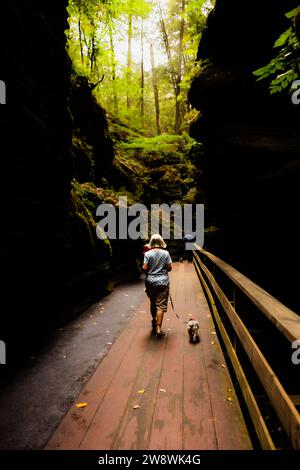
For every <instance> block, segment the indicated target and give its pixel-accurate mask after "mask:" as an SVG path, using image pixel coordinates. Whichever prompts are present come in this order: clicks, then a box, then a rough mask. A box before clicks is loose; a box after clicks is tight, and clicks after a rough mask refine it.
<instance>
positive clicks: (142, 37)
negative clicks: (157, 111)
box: [141, 19, 145, 123]
mask: <svg viewBox="0 0 300 470" xmlns="http://www.w3.org/2000/svg"><path fill="white" fill-rule="evenodd" d="M144 88H145V71H144V21H143V19H142V30H141V118H142V123H143V120H144Z"/></svg>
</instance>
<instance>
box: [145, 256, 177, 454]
mask: <svg viewBox="0 0 300 470" xmlns="http://www.w3.org/2000/svg"><path fill="white" fill-rule="evenodd" d="M183 273H184V267H183V265H182V264H180V265H179V266H177V267H176V271H175V272H172V275H171V289H172V297H173V300H174V303H175V306H176V309H178V310H179V311H180V310H181V305H180V302H179V300H180V298H179V289H180V287H181V286H182V285H183V284H182V276H183ZM170 308H171V307H169V312H168V318H169V319H170V321H169V322H168V325H169V326H168V327H167V325H166V321H165V320H166V319H165V320H164V325H165V326H164V329H166V327H167V328H170V329H171V331H170V332H168V330H167V337H166V339H165V340H166V349H165V354H164V360H163V366H162V371H161V376H160V382H159V388H158V394H157V401H156V407H155V412H154V416H153V423H152V429H151V436H150V440H149V444H148V448H149V449H151V450H172V449H182V420H183V414H182V410H183V351H182V334H181V331H180V326H181V325H180V324H179V322H178V320H177V318H176V317H175V315H174V314H173V312H171V311H170ZM160 390H166V391H165V392H161V391H160Z"/></svg>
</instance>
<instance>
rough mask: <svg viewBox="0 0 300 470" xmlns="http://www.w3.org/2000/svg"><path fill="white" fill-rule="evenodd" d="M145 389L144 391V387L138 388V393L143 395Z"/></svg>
mask: <svg viewBox="0 0 300 470" xmlns="http://www.w3.org/2000/svg"><path fill="white" fill-rule="evenodd" d="M145 391H146V390H145V389H144V388H142V389H141V390H138V393H139V394H140V395H143V394H144V393H145Z"/></svg>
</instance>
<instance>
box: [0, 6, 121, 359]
mask: <svg viewBox="0 0 300 470" xmlns="http://www.w3.org/2000/svg"><path fill="white" fill-rule="evenodd" d="M67 4H68V1H67V0H59V1H53V0H51V1H50V0H47V1H43V2H41V1H38V0H10V1H9V2H8V1H7V2H5V3H4V4H3V5H1V17H0V30H1V33H2V34H1V44H0V48H1V65H0V67H1V69H0V79H1V80H5V82H6V87H7V105H6V106H1V107H0V133H1V138H0V153H1V159H0V160H1V163H0V165H1V203H2V212H1V215H2V222H3V224H2V233H3V234H4V237H5V239H4V243H3V245H2V250H1V252H2V253H1V270H2V279H3V278H4V281H2V288H3V291H2V297H1V304H2V306H1V329H0V339H1V340H5V341H6V342H7V349H8V359H9V361H10V363H12V360H13V358H14V357H15V356H16V357H18V358H20V357H21V355H22V351H23V350H28V349H30V348H31V347H32V345H33V344H36V343H37V342H38V340H39V338H42V334H43V333H45V332H47V331H49V329H50V328H52V327H53V326H54V325H56V324H57V322H60V321H63V320H65V319H67V318H69V317H70V316H72V315H73V314H74V312H76V311H78V310H79V309H80V308H82V307H83V306H84V305H85V304H86V303H87V302H89V301H91V299H93V298H94V296H95V295H98V296H99V295H100V294H101V293H103V292H104V291H105V289H106V285H107V280H108V275H109V269H110V247H109V246H107V244H105V243H104V242H100V241H99V240H98V239H97V238H96V237H95V232H94V225H95V223H94V221H92V220H90V217H89V213H88V212H87V211H86V208H85V206H84V203H83V200H82V197H81V194H79V193H78V192H76V188H75V189H74V186H73V185H71V182H72V179H73V178H74V177H75V176H80V177H81V180H83V181H84V180H85V176H86V177H87V178H88V175H85V174H84V170H83V169H82V166H81V163H80V159H79V156H78V155H77V154H76V149H75V147H74V145H73V144H74V142H73V143H72V137H73V131H74V128H79V127H82V126H83V123H82V121H80V119H79V116H80V115H81V119H84V118H85V119H86V122H85V127H84V128H83V129H82V131H81V132H82V133H84V134H85V135H86V136H87V137H86V140H87V143H86V145H90V146H92V147H93V148H92V151H91V152H92V158H93V159H94V160H93V161H92V162H91V165H90V168H89V169H88V171H87V173H88V172H90V175H89V176H90V177H89V178H88V179H92V180H93V179H94V180H95V181H96V180H97V179H98V180H99V179H100V178H101V168H103V174H105V171H107V169H108V168H109V164H108V163H109V162H111V161H112V159H113V149H112V144H111V141H110V139H109V137H108V135H107V124H106V120H105V115H104V112H103V110H101V108H100V107H97V106H96V104H95V103H92V101H91V96H89V97H88V98H87V100H83V104H82V102H80V99H78V96H77V95H76V87H73V88H71V64H70V60H69V58H68V54H67V51H66V36H65V30H66V29H67V28H68V22H67V19H68V14H67ZM88 100H90V102H89V101H88ZM89 105H90V106H91V108H90V109H87V108H86V106H89ZM80 106H83V108H84V109H83V111H84V113H85V114H82V109H80ZM93 139H94V140H93ZM104 169H105V170H104ZM91 175H92V176H91ZM4 305H5V307H4Z"/></svg>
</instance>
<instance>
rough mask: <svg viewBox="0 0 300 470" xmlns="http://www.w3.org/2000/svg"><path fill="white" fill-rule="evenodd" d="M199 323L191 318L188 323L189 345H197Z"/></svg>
mask: <svg viewBox="0 0 300 470" xmlns="http://www.w3.org/2000/svg"><path fill="white" fill-rule="evenodd" d="M198 331H199V322H198V320H195V319H194V318H191V319H190V320H189V322H188V334H189V337H190V343H199V341H200V338H199V333H198Z"/></svg>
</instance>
